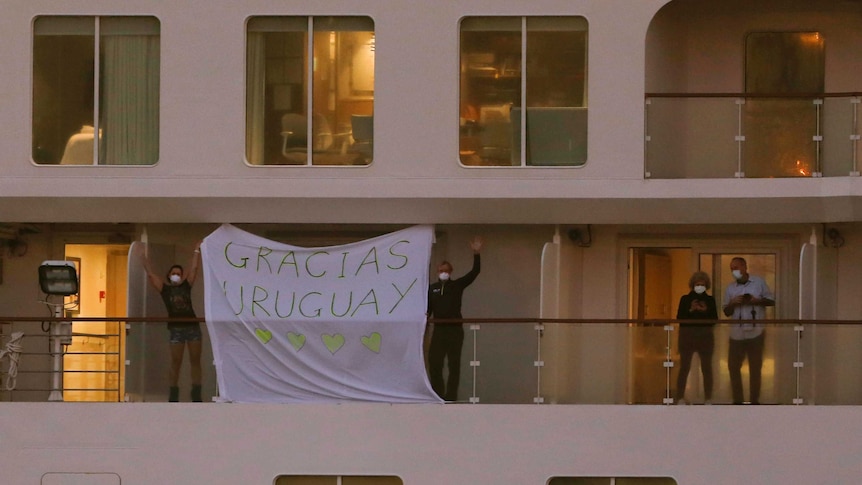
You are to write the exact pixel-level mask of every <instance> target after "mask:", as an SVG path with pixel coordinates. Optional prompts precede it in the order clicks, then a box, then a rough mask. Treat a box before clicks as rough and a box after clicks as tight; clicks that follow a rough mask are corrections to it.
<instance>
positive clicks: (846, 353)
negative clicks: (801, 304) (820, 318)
mask: <svg viewBox="0 0 862 485" xmlns="http://www.w3.org/2000/svg"><path fill="white" fill-rule="evenodd" d="M860 338H862V326H860V325H847V324H834V325H830V324H818V325H806V326H805V331H804V332H803V338H802V341H801V342H802V344H803V351H804V353H803V357H802V360H803V362H804V364H805V367H804V368H803V369H804V375H805V377H806V378H805V379H803V381H802V397H803V398H804V399H805V401H804V404H817V405H852V406H859V405H862V387H860V386H859V385H858V382H859V380H860V371H859V369H862V352H860V348H859V345H858V343H859V342H860V340H859V339H860Z"/></svg>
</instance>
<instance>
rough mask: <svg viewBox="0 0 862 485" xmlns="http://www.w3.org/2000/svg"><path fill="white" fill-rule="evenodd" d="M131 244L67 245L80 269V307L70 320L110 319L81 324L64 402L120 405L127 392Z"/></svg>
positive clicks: (69, 354) (70, 351) (68, 361)
mask: <svg viewBox="0 0 862 485" xmlns="http://www.w3.org/2000/svg"><path fill="white" fill-rule="evenodd" d="M128 252H129V245H128V244H66V245H65V258H66V259H67V260H72V261H75V262H76V264H77V266H78V278H79V280H80V284H79V294H78V303H77V305H76V306H74V307H72V308H71V309H70V310H69V311H68V313H67V315H69V316H76V317H92V318H105V320H104V321H93V322H75V323H74V325H73V328H72V331H73V333H74V336H73V338H72V344H71V345H69V346H68V348H67V349H66V354H65V356H64V358H63V388H64V392H63V400H64V401H102V402H117V401H121V400H122V396H123V395H124V393H125V390H124V388H123V387H124V385H123V384H124V381H125V376H124V373H125V366H124V365H123V363H124V362H125V355H124V354H125V334H126V332H125V326H124V324H123V323H122V322H117V321H110V318H111V317H125V316H126V287H127V273H128V268H127V258H128Z"/></svg>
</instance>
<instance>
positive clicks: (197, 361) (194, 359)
mask: <svg viewBox="0 0 862 485" xmlns="http://www.w3.org/2000/svg"><path fill="white" fill-rule="evenodd" d="M200 253H201V250H200V244H198V245H197V246H196V247H195V250H194V253H193V254H192V260H191V264H190V265H189V271H188V273H185V272H184V271H183V267H182V266H180V265H178V264H175V265H173V266H171V268H170V269H169V270H168V273H167V275H165V278H166V280H165V279H162V278H161V277H160V276H159V275H158V274H156V273H155V272H154V271H153V269H152V265H151V264H150V260H149V258H148V257H147V255H146V251H145V252H144V268H145V269H146V271H147V276H148V278H147V279H148V280H149V282H150V285H151V286H152V287H153V288H155V289H156V290H157V291H158V292H159V294H160V295H161V297H162V301H163V302H164V304H165V308H166V309H167V311H168V317H170V318H194V317H195V316H196V315H195V310H194V308H192V285H194V283H195V280H196V279H197V274H198V265H199V262H200ZM168 331H169V332H170V349H171V371H170V389H169V396H168V401H169V402H178V401H179V392H180V389H179V378H180V367H181V366H182V363H183V354H184V353H185V349H186V347H188V349H189V367H190V370H191V381H192V390H191V400H192V401H193V402H201V400H202V399H201V341H202V338H203V336H202V333H201V326H200V323H198V322H168Z"/></svg>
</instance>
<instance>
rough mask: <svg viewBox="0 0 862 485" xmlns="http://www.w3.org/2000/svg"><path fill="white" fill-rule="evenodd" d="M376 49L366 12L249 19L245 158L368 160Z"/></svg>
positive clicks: (262, 161)
mask: <svg viewBox="0 0 862 485" xmlns="http://www.w3.org/2000/svg"><path fill="white" fill-rule="evenodd" d="M309 30H310V31H311V32H313V34H312V35H311V36H310V38H309V36H308V32H309ZM374 52H375V37H374V24H373V21H372V20H371V19H370V18H368V17H314V18H310V19H309V18H308V17H255V18H252V19H250V20H249V23H248V44H247V58H248V61H247V74H246V76H247V80H246V82H247V90H246V159H247V160H248V162H249V163H251V164H254V165H367V164H369V163H371V159H372V151H373V135H372V133H373V129H372V128H371V126H372V125H373V112H374Z"/></svg>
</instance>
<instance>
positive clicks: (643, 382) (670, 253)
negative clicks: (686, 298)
mask: <svg viewBox="0 0 862 485" xmlns="http://www.w3.org/2000/svg"><path fill="white" fill-rule="evenodd" d="M691 266H692V250H691V249H690V248H630V249H629V288H631V290H630V292H629V318H637V319H648V320H655V319H660V320H666V321H668V322H669V321H670V320H672V319H673V318H675V317H676V310H677V302H678V301H679V297H680V296H681V295H683V294H685V293H688V278H689V276H691V271H692V270H691ZM629 327H630V328H629V336H630V342H631V354H630V355H631V358H630V364H629V365H630V371H629V375H630V376H631V378H630V379H629V402H631V403H634V404H661V403H662V402H663V400H664V398H665V397H667V389H668V388H669V387H668V384H669V382H674V381H673V380H672V379H675V375H674V374H673V373H672V372H671V373H670V374H669V370H668V368H666V367H665V364H664V363H665V362H666V361H667V359H668V356H669V355H670V356H675V355H676V339H675V338H673V335H671V338H670V339H669V338H668V333H667V332H666V331H665V330H664V325H663V324H656V325H651V324H647V325H638V324H633V325H630V326H629ZM669 379H671V380H669Z"/></svg>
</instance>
